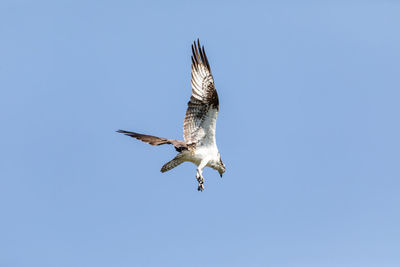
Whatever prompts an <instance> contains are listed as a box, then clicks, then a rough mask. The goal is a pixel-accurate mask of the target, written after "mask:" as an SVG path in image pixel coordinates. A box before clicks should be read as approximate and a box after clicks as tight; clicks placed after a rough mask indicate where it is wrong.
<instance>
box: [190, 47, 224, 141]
mask: <svg viewBox="0 0 400 267" xmlns="http://www.w3.org/2000/svg"><path fill="white" fill-rule="evenodd" d="M192 52H193V55H192V96H191V97H190V101H189V103H188V108H187V110H186V116H185V121H184V123H183V136H184V138H185V141H186V143H187V144H198V143H200V145H202V144H205V143H214V144H215V127H216V122H217V116H218V109H219V101H218V94H217V91H216V89H215V86H214V80H213V77H212V74H211V69H210V64H209V63H208V59H207V56H206V53H205V51H204V47H201V46H200V42H199V40H197V44H196V42H194V44H193V45H192Z"/></svg>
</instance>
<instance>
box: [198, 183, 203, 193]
mask: <svg viewBox="0 0 400 267" xmlns="http://www.w3.org/2000/svg"><path fill="white" fill-rule="evenodd" d="M203 190H204V185H203V184H199V186H198V187H197V191H200V192H203Z"/></svg>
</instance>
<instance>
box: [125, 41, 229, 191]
mask: <svg viewBox="0 0 400 267" xmlns="http://www.w3.org/2000/svg"><path fill="white" fill-rule="evenodd" d="M192 53H193V55H192V81H191V84H192V96H191V97H190V101H189V102H188V108H187V110H186V115H185V120H184V123H183V137H184V139H185V141H183V140H175V139H167V138H161V137H156V136H152V135H146V134H139V133H135V132H128V131H124V130H118V131H117V132H119V133H123V134H125V135H127V136H130V137H133V138H136V139H138V140H140V141H143V142H145V143H148V144H150V145H153V146H159V145H163V144H171V145H173V146H174V147H175V149H176V151H178V152H179V153H178V155H176V157H175V158H174V159H172V160H171V161H169V162H167V163H166V164H164V166H162V168H161V172H163V173H164V172H166V171H169V170H171V169H173V168H175V167H176V166H178V165H179V164H181V163H183V162H185V161H189V162H192V163H194V164H195V165H197V171H196V179H197V182H198V183H199V184H198V187H197V190H199V191H203V190H204V186H203V184H204V177H203V169H204V168H205V167H211V168H213V169H215V170H217V171H218V172H219V174H220V176H221V177H222V174H223V173H224V172H225V165H224V163H223V162H222V160H221V156H220V154H219V152H218V148H217V143H216V140H215V127H216V123H217V116H218V110H219V101H218V94H217V90H216V89H215V86H214V80H213V77H212V74H211V68H210V64H209V63H208V59H207V56H206V53H205V51H204V46H203V47H201V46H200V41H199V39H197V45H196V42H194V43H193V45H192Z"/></svg>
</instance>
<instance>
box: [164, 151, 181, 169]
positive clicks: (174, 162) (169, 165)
mask: <svg viewBox="0 0 400 267" xmlns="http://www.w3.org/2000/svg"><path fill="white" fill-rule="evenodd" d="M183 162H184V161H183V160H182V154H178V155H176V157H175V158H174V159H173V160H171V161H168V162H167V163H165V164H164V166H162V168H161V172H167V171H169V170H172V169H173V168H175V167H176V166H178V165H180V164H182V163H183Z"/></svg>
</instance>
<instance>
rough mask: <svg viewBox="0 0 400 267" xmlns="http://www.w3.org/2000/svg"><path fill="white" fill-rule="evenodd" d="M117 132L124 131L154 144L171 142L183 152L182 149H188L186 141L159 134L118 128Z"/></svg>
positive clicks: (128, 134)
mask: <svg viewBox="0 0 400 267" xmlns="http://www.w3.org/2000/svg"><path fill="white" fill-rule="evenodd" d="M117 132H118V133H123V134H125V135H127V136H130V137H133V138H136V139H137V140H140V141H142V142H145V143H148V144H150V145H152V146H159V145H164V144H171V145H173V146H174V147H175V149H176V151H178V152H181V151H182V150H185V149H187V146H186V143H185V141H180V140H175V139H167V138H161V137H157V136H152V135H147V134H139V133H135V132H129V131H124V130H118V131H117Z"/></svg>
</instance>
